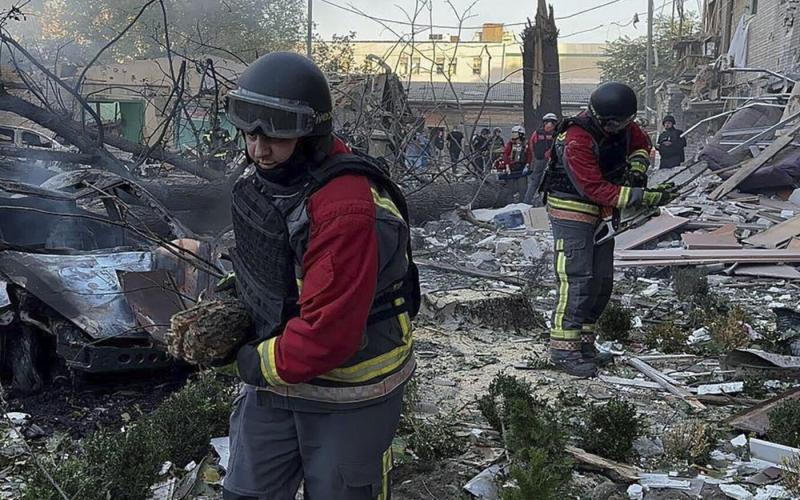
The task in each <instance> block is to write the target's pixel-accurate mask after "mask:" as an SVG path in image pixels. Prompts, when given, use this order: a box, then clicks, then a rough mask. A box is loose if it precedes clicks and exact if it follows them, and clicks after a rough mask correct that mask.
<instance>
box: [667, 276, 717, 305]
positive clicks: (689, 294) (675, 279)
mask: <svg viewBox="0 0 800 500" xmlns="http://www.w3.org/2000/svg"><path fill="white" fill-rule="evenodd" d="M671 272H672V290H673V291H674V292H675V295H677V296H678V298H679V299H683V300H691V301H693V302H701V301H702V300H703V299H704V297H705V296H706V295H707V294H708V276H707V275H706V273H705V272H704V271H701V270H700V269H697V268H696V267H673V268H672V269H671Z"/></svg>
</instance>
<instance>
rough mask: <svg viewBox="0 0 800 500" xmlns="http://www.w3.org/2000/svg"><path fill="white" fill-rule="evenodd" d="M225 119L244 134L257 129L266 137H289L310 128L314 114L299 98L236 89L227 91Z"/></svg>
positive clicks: (312, 125)
mask: <svg viewBox="0 0 800 500" xmlns="http://www.w3.org/2000/svg"><path fill="white" fill-rule="evenodd" d="M227 100H228V104H227V110H228V120H230V122H231V123H232V124H233V125H234V126H235V127H236V128H239V129H241V130H243V131H245V132H247V133H252V132H254V131H255V130H257V129H259V130H260V132H261V133H263V134H264V135H266V136H268V137H275V138H279V139H293V138H297V137H303V136H305V135H308V134H310V133H311V132H312V131H313V130H314V125H315V123H316V119H317V114H316V112H315V111H314V110H313V109H312V108H311V107H310V106H308V105H307V104H305V103H303V102H301V101H294V100H290V99H281V98H279V97H271V96H266V95H261V94H258V93H256V92H251V91H249V90H245V89H241V88H240V89H236V90H232V91H231V92H229V93H228V96H227Z"/></svg>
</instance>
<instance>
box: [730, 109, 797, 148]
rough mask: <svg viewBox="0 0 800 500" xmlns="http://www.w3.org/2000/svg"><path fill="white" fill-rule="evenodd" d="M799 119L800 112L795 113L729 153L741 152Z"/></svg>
mask: <svg viewBox="0 0 800 500" xmlns="http://www.w3.org/2000/svg"><path fill="white" fill-rule="evenodd" d="M797 117H800V111H798V112H796V113H793V114H792V115H790V116H789V117H788V118H784V119H783V120H781V121H779V122H778V123H776V124H775V125H773V126H771V127H769V128H767V129H766V130H762V131H761V132H759V133H757V134H756V135H754V136H753V137H751V138H749V139H747V140H746V141H744V142H743V143H741V144H739V145H738V146H735V147H734V148H733V149H730V150H728V153H730V154H733V153H735V152H737V151H741V150H742V149H744V148H746V147H748V146H749V145H751V144H753V143H755V142H756V141H757V140H758V139H759V137H761V136H763V135H765V134H768V133H770V132H772V131H774V130H777V129H779V128H781V127H782V126H784V125H785V124H787V123H789V122H790V121H792V120H795V119H797Z"/></svg>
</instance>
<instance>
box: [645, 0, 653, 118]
mask: <svg viewBox="0 0 800 500" xmlns="http://www.w3.org/2000/svg"><path fill="white" fill-rule="evenodd" d="M652 93H653V0H647V68H646V83H645V87H644V107H645V114H646V115H647V122H648V123H650V109H651V108H652V107H653V101H652V97H651V96H652Z"/></svg>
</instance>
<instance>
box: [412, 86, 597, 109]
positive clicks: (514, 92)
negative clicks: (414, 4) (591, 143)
mask: <svg viewBox="0 0 800 500" xmlns="http://www.w3.org/2000/svg"><path fill="white" fill-rule="evenodd" d="M404 85H405V86H406V90H407V92H408V100H409V102H418V103H419V102H432V101H437V102H452V103H455V102H456V97H455V96H458V101H459V102H461V103H462V104H476V103H483V101H484V98H485V99H486V104H506V105H509V104H510V105H517V104H518V105H520V106H521V105H522V88H523V84H522V83H516V82H502V83H497V84H495V85H493V86H492V87H491V88H490V89H489V91H488V95H487V85H486V84H485V83H455V82H454V83H452V84H448V83H446V82H433V83H431V82H410V83H408V82H405V83H404ZM596 87H597V85H596V84H587V83H562V84H561V103H562V104H563V105H572V106H585V105H586V104H588V102H589V95H590V94H591V93H592V91H593V90H594V89H595V88H596ZM454 92H455V93H454Z"/></svg>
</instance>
